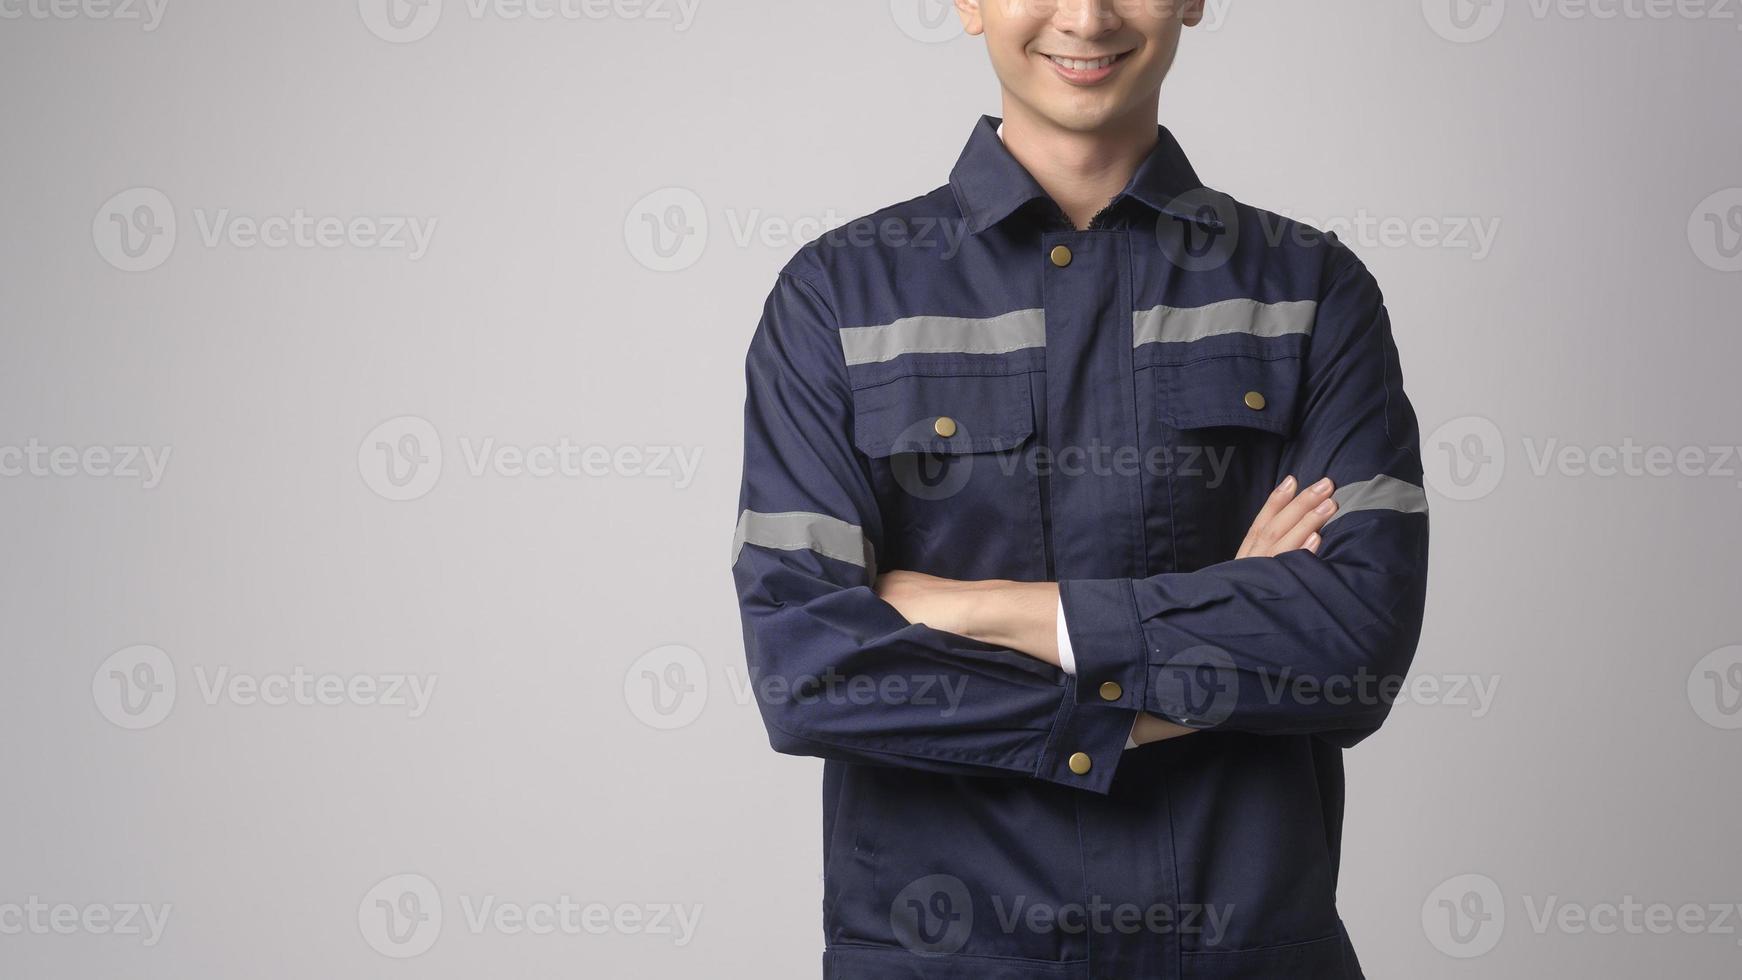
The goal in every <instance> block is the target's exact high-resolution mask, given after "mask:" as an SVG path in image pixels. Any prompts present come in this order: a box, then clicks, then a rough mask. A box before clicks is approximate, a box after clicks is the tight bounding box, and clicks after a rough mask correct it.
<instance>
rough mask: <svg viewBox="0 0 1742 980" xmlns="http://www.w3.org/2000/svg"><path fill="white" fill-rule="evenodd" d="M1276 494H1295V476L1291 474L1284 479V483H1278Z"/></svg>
mask: <svg viewBox="0 0 1742 980" xmlns="http://www.w3.org/2000/svg"><path fill="white" fill-rule="evenodd" d="M1276 492H1277V493H1293V492H1294V474H1292V473H1290V474H1289V475H1288V476H1285V477H1283V478H1282V482H1281V483H1278V484H1277V485H1276Z"/></svg>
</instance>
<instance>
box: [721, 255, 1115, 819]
mask: <svg viewBox="0 0 1742 980" xmlns="http://www.w3.org/2000/svg"><path fill="white" fill-rule="evenodd" d="M821 297H822V293H821V292H820V291H819V290H818V289H816V288H815V287H814V286H813V285H812V284H811V283H810V282H809V281H808V280H806V279H801V278H799V277H798V276H797V275H796V274H794V273H792V272H790V271H789V272H784V273H782V274H781V275H780V277H779V278H778V279H777V281H776V283H775V286H774V289H773V290H772V292H771V293H770V295H769V297H768V301H767V305H766V306H765V308H764V310H763V316H762V322H761V323H760V325H759V326H758V327H757V330H756V334H755V337H754V339H753V340H752V341H751V344H750V352H749V356H748V357H747V359H746V370H745V375H746V396H745V412H744V480H743V487H742V492H741V496H740V501H739V516H738V526H737V533H736V534H735V535H734V538H733V543H732V572H733V577H734V579H735V580H736V584H737V590H738V602H739V609H740V613H741V617H742V620H743V625H744V648H745V653H746V657H747V660H748V662H749V669H750V678H751V684H752V687H753V689H754V693H755V697H756V701H757V705H758V707H759V708H760V709H761V712H762V718H763V721H764V723H765V724H766V726H767V729H768V735H769V741H770V743H771V744H772V745H773V747H774V749H775V750H776V751H779V752H784V753H788V754H792V755H808V756H820V757H822V758H826V759H836V760H841V761H846V762H857V763H868V764H875V765H887V766H900V767H906V768H912V769H922V770H927V771H930V772H937V773H948V774H961V775H980V776H1025V777H1033V778H1036V779H1042V780H1048V781H1051V782H1056V783H1060V784H1064V785H1069V786H1074V787H1079V788H1082V789H1087V790H1090V791H1093V792H1097V793H1105V792H1106V791H1107V789H1108V786H1109V784H1110V783H1111V781H1112V777H1113V773H1114V770H1115V769H1116V767H1117V765H1118V761H1119V756H1120V753H1121V752H1122V751H1123V749H1124V745H1125V738H1126V735H1127V734H1128V733H1129V732H1130V730H1131V725H1132V722H1133V720H1134V719H1135V717H1136V712H1135V711H1134V710H1127V709H1121V708H1119V707H1117V706H1110V705H1101V704H1094V703H1079V701H1078V698H1077V697H1076V680H1075V678H1072V677H1069V676H1067V675H1065V674H1064V673H1063V672H1062V671H1060V670H1058V669H1057V668H1054V667H1052V666H1050V665H1047V664H1044V663H1042V662H1040V661H1038V660H1035V659H1033V658H1031V657H1027V656H1025V655H1023V654H1019V653H1016V652H1014V651H1011V650H1006V649H1002V648H999V647H993V646H989V645H986V644H983V643H980V642H978V641H975V640H971V639H968V638H966V637H962V636H958V635H955V634H953V633H946V632H942V631H939V630H935V629H932V628H930V627H927V626H924V625H921V624H911V625H910V624H909V623H908V622H907V620H906V619H905V618H903V617H902V615H901V614H900V613H899V612H898V611H896V609H895V608H894V607H893V606H891V605H889V604H888V603H886V602H884V601H883V600H882V599H881V598H879V597H878V596H877V594H876V593H875V592H874V591H872V588H871V584H872V581H873V579H874V578H875V576H876V573H877V555H878V553H879V551H880V550H881V549H880V544H881V542H882V535H883V526H882V521H881V519H880V517H879V513H878V507H877V500H876V497H875V495H874V493H873V491H872V482H871V477H870V473H869V470H868V466H869V461H868V460H866V459H864V458H863V457H861V456H860V455H859V454H858V452H857V451H856V450H855V449H854V447H853V439H852V433H853V407H852V393H851V390H850V388H849V386H848V383H847V377H846V365H845V360H844V357H843V354H842V350H841V346H840V339H839V334H838V333H837V330H836V322H835V317H834V315H833V314H832V312H831V311H830V310H829V308H828V306H827V305H826V303H825V302H824V301H823V299H822V298H821ZM1079 753H1080V754H1081V756H1079ZM1073 756H1078V758H1077V759H1076V765H1075V767H1074V768H1073V766H1072V762H1071V760H1072V757H1073ZM1083 756H1086V757H1087V759H1088V762H1089V766H1088V767H1087V771H1086V772H1083V773H1079V772H1077V771H1074V770H1075V769H1082V768H1084V766H1083Z"/></svg>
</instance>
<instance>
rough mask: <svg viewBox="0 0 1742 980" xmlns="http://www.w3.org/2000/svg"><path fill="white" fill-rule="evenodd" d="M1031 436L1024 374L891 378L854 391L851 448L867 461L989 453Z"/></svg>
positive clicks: (1031, 402)
mask: <svg viewBox="0 0 1742 980" xmlns="http://www.w3.org/2000/svg"><path fill="white" fill-rule="evenodd" d="M1033 435H1034V398H1033V395H1032V393H1031V392H1030V390H1029V376H1028V375H1027V374H1011V375H990V376H988V375H950V376H935V377H934V376H921V375H913V376H909V377H903V378H896V379H895V380H894V381H889V382H886V383H884V384H880V385H875V386H873V387H869V388H861V389H858V390H856V391H854V392H853V443H854V445H856V446H858V447H859V451H860V452H863V453H864V454H865V455H867V456H870V457H872V458H874V459H875V458H881V457H887V456H893V455H895V454H897V453H989V452H1001V451H1003V450H1007V449H1014V448H1016V447H1017V446H1019V445H1021V444H1022V443H1023V442H1025V441H1026V440H1028V439H1029V438H1030V437H1032V436H1033Z"/></svg>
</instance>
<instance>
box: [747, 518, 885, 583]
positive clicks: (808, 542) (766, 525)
mask: <svg viewBox="0 0 1742 980" xmlns="http://www.w3.org/2000/svg"><path fill="white" fill-rule="evenodd" d="M747 544H754V545H760V546H761V547H764V548H777V549H779V550H781V551H814V552H816V553H817V554H819V555H822V556H823V557H825V558H833V559H835V560H837V561H844V562H850V563H852V564H854V565H858V566H859V567H860V568H866V569H869V568H871V567H872V561H871V542H870V541H868V540H866V538H865V532H864V530H863V529H861V528H860V527H859V525H857V524H848V523H847V522H846V521H843V520H840V519H839V518H834V517H829V516H828V515H826V514H807V513H805V512H804V511H788V512H786V513H783V514H761V513H758V512H756V511H753V510H747V511H745V512H744V513H742V514H740V515H738V531H737V533H735V534H733V535H732V564H734V565H736V564H738V555H739V554H740V553H741V552H742V551H743V550H744V546H745V545H747Z"/></svg>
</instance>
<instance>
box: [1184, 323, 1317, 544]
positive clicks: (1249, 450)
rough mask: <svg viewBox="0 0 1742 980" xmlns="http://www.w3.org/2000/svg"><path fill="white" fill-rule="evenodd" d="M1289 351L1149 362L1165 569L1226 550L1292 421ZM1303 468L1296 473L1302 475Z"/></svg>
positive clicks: (1297, 365)
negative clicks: (1164, 505)
mask: <svg viewBox="0 0 1742 980" xmlns="http://www.w3.org/2000/svg"><path fill="white" fill-rule="evenodd" d="M1302 370H1303V367H1302V361H1301V358H1300V356H1299V355H1298V354H1293V353H1277V354H1256V353H1238V354H1225V355H1219V356H1214V357H1207V358H1202V359H1199V360H1195V361H1187V362H1183V363H1177V364H1159V365H1156V367H1155V368H1154V375H1155V406H1156V420H1157V421H1158V422H1159V423H1160V426H1159V432H1160V438H1161V439H1162V440H1163V441H1164V442H1165V443H1166V444H1167V445H1168V447H1169V454H1168V458H1169V464H1170V465H1169V467H1168V471H1167V476H1166V479H1167V482H1168V484H1169V486H1168V488H1167V489H1168V492H1167V496H1166V497H1165V498H1162V499H1165V500H1167V502H1168V507H1169V515H1168V520H1167V524H1168V527H1169V528H1170V530H1171V537H1172V539H1173V541H1174V546H1175V550H1174V553H1173V561H1174V562H1177V564H1175V565H1174V566H1173V567H1175V568H1177V569H1178V570H1181V571H1191V570H1194V569H1197V568H1202V567H1204V566H1205V565H1211V564H1215V563H1216V562H1220V561H1226V560H1228V559H1231V558H1233V557H1234V554H1235V551H1236V550H1237V549H1238V548H1239V546H1240V541H1241V540H1242V539H1243V538H1244V537H1245V536H1246V530H1247V528H1248V527H1250V526H1251V524H1252V519H1253V518H1254V517H1256V516H1257V514H1258V511H1259V508H1261V507H1262V506H1263V505H1264V499H1265V497H1266V496H1267V495H1269V493H1270V492H1271V491H1272V490H1273V489H1275V488H1276V485H1277V484H1278V483H1279V482H1281V480H1282V478H1283V476H1285V475H1286V474H1284V473H1282V472H1280V467H1281V465H1282V456H1283V452H1284V450H1285V448H1286V447H1287V445H1288V441H1289V439H1290V438H1291V437H1292V436H1293V435H1294V434H1295V432H1296V430H1297V429H1298V428H1299V424H1300V417H1301V412H1302V410H1303V406H1302V404H1301V402H1302V398H1303V395H1304V391H1303V385H1302V378H1301V372H1302ZM1303 475H1304V474H1303Z"/></svg>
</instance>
